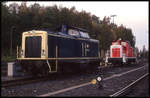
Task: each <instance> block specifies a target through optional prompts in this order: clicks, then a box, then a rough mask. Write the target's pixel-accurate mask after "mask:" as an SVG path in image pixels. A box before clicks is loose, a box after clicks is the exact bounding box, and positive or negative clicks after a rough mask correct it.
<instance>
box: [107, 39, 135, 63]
mask: <svg viewBox="0 0 150 98" xmlns="http://www.w3.org/2000/svg"><path fill="white" fill-rule="evenodd" d="M136 61H137V59H136V51H135V49H134V48H132V47H131V45H130V43H129V42H128V41H125V42H123V41H121V39H119V40H117V41H116V42H112V45H111V46H110V50H109V51H108V52H107V53H106V60H105V62H106V63H112V64H117V63H121V64H122V63H131V62H134V63H136Z"/></svg>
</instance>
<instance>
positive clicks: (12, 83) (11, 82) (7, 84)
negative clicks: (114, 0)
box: [2, 65, 119, 88]
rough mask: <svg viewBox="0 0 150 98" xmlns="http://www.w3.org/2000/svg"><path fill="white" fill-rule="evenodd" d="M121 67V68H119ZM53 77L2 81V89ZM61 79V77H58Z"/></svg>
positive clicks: (101, 67) (103, 67) (105, 67)
mask: <svg viewBox="0 0 150 98" xmlns="http://www.w3.org/2000/svg"><path fill="white" fill-rule="evenodd" d="M112 67H114V65H111V66H109V65H108V66H100V67H99V68H98V69H103V70H105V69H110V68H112ZM117 67H119V66H117ZM52 77H55V76H54V74H53V76H44V77H39V76H37V77H26V78H22V79H16V80H8V81H2V87H5V88H6V87H11V86H17V85H23V84H29V83H34V82H39V81H44V80H48V79H52ZM56 77H59V76H56Z"/></svg>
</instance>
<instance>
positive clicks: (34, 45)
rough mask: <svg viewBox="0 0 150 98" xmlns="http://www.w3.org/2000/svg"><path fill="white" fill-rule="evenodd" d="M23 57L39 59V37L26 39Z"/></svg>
mask: <svg viewBox="0 0 150 98" xmlns="http://www.w3.org/2000/svg"><path fill="white" fill-rule="evenodd" d="M25 57H41V36H33V37H26V40H25Z"/></svg>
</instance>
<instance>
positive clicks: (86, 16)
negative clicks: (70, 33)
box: [1, 2, 135, 56]
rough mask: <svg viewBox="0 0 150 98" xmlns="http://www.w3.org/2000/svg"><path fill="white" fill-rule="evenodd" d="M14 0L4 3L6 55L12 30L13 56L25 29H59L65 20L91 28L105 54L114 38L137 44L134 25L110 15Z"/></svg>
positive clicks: (91, 34)
mask: <svg viewBox="0 0 150 98" xmlns="http://www.w3.org/2000/svg"><path fill="white" fill-rule="evenodd" d="M13 5H15V4H11V5H9V6H7V5H6V4H5V2H3V3H1V20H2V21H1V28H2V29H1V45H2V48H1V49H2V50H1V51H2V52H1V53H2V54H1V55H2V56H9V55H10V52H9V51H10V36H11V35H10V34H11V33H10V32H12V33H13V34H12V39H13V56H15V55H16V47H17V45H19V46H20V45H21V36H22V32H24V31H29V30H33V29H34V30H35V29H36V30H40V29H43V28H45V29H50V30H53V31H54V30H55V28H56V27H58V26H61V25H62V24H67V25H71V26H75V27H80V28H84V29H87V30H88V31H89V35H90V36H91V37H92V38H94V37H93V35H94V34H96V35H97V36H96V39H98V40H99V41H100V44H99V47H100V52H101V54H102V52H103V55H101V56H104V53H105V51H106V50H108V49H109V46H110V45H111V43H112V41H114V40H117V39H119V38H121V39H122V40H123V41H129V42H130V44H131V46H132V47H135V37H134V36H133V32H132V30H131V29H130V28H126V27H125V26H123V25H121V26H117V25H116V24H114V23H110V17H107V16H105V17H104V18H103V19H102V20H100V17H98V16H96V15H92V14H91V13H88V12H86V11H84V10H83V11H81V12H78V11H77V10H76V8H75V7H72V8H70V9H69V8H66V7H61V6H59V7H58V6H57V5H53V6H47V7H44V6H40V5H39V4H37V3H35V4H33V5H31V6H29V7H27V5H26V3H22V4H21V5H20V6H19V5H17V6H18V9H15V7H14V6H13Z"/></svg>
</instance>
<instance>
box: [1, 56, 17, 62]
mask: <svg viewBox="0 0 150 98" xmlns="http://www.w3.org/2000/svg"><path fill="white" fill-rule="evenodd" d="M15 59H16V56H2V58H1V61H2V62H13V61H15Z"/></svg>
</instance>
